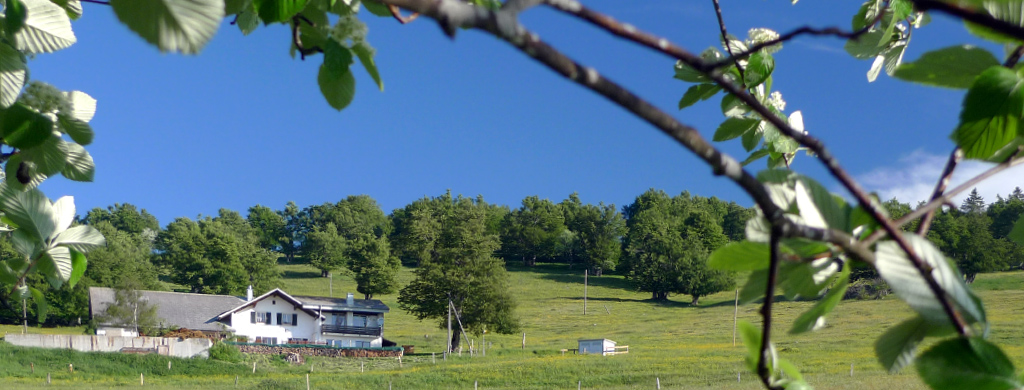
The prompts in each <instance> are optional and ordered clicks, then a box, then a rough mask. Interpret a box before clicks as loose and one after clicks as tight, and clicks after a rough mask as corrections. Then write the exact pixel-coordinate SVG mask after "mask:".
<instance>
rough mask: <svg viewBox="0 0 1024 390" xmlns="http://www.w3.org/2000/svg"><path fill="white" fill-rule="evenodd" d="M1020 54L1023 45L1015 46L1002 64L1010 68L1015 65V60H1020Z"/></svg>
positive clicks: (1021, 53) (1022, 53) (1022, 51)
mask: <svg viewBox="0 0 1024 390" xmlns="http://www.w3.org/2000/svg"><path fill="white" fill-rule="evenodd" d="M1021 55H1024V45H1020V46H1017V48H1016V49H1014V50H1013V53H1010V56H1009V57H1006V62H1003V66H1005V67H1007V68H1011V69H1012V68H1013V67H1014V66H1017V62H1018V61H1020V56H1021Z"/></svg>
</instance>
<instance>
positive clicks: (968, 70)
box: [893, 45, 999, 89]
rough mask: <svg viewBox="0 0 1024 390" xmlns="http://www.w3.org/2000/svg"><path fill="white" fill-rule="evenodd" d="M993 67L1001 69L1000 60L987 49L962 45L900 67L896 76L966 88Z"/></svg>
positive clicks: (927, 83)
mask: <svg viewBox="0 0 1024 390" xmlns="http://www.w3.org/2000/svg"><path fill="white" fill-rule="evenodd" d="M994 66H999V60H997V59H996V57H995V56H993V55H992V53H990V52H989V51H988V50H985V49H982V48H980V47H975V46H971V45H960V46H950V47H947V48H944V49H939V50H933V51H930V52H927V53H924V55H922V56H921V58H918V59H917V60H916V61H914V62H909V63H905V64H903V65H900V66H899V67H898V68H897V69H896V72H895V73H894V74H893V76H894V77H896V78H898V79H900V80H903V81H909V82H912V83H918V84H925V85H932V86H936V87H945V88H954V89H967V88H969V87H970V86H971V84H973V83H974V79H975V78H977V77H978V75H980V74H981V72H983V71H985V70H986V69H988V68H991V67H994Z"/></svg>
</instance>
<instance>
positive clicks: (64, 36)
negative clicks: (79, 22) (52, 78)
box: [14, 0, 77, 54]
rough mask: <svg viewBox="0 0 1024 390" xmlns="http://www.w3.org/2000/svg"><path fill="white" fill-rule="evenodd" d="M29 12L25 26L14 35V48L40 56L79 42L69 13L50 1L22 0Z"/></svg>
mask: <svg viewBox="0 0 1024 390" xmlns="http://www.w3.org/2000/svg"><path fill="white" fill-rule="evenodd" d="M21 1H22V3H23V4H24V5H25V10H26V11H27V12H28V18H27V19H25V25H24V27H22V28H21V31H19V32H18V33H17V34H15V35H14V46H15V47H17V48H18V49H20V50H21V51H24V52H28V53H32V54H38V53H52V52H55V51H57V50H60V49H64V48H67V47H69V46H71V45H72V44H74V43H75V42H76V41H77V38H75V33H74V32H73V31H71V18H69V17H68V13H67V11H64V9H63V8H61V7H60V6H58V5H56V4H54V3H52V2H50V0H21Z"/></svg>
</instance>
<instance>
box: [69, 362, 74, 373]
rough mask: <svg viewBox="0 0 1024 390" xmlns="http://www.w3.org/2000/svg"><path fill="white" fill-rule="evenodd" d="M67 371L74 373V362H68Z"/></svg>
mask: <svg viewBox="0 0 1024 390" xmlns="http://www.w3.org/2000/svg"><path fill="white" fill-rule="evenodd" d="M68 372H70V373H72V374H74V373H75V365H74V364H71V363H68Z"/></svg>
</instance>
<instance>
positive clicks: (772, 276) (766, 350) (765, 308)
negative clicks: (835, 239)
mask: <svg viewBox="0 0 1024 390" xmlns="http://www.w3.org/2000/svg"><path fill="white" fill-rule="evenodd" d="M781 233H782V232H781V231H779V229H778V228H775V227H772V232H771V238H770V240H769V247H770V248H771V255H770V257H769V259H770V260H769V263H768V285H767V287H766V288H765V293H764V303H763V304H762V305H761V317H762V319H763V321H762V322H761V353H760V354H759V356H758V359H757V376H759V377H761V383H763V384H764V387H765V388H768V389H772V390H775V389H780V387H778V386H774V385H773V384H772V372H771V370H769V369H768V360H769V359H771V358H772V351H771V345H772V303H773V302H774V301H775V283H776V280H777V279H778V274H779V240H780V239H781V238H782V234H781Z"/></svg>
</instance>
